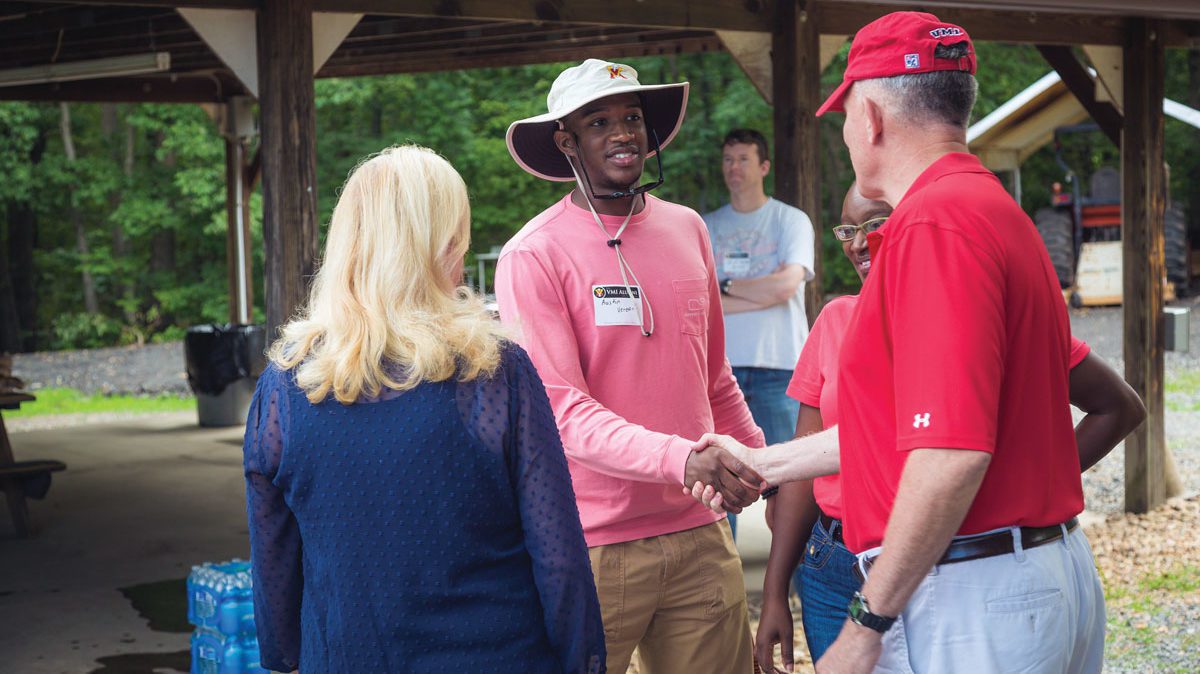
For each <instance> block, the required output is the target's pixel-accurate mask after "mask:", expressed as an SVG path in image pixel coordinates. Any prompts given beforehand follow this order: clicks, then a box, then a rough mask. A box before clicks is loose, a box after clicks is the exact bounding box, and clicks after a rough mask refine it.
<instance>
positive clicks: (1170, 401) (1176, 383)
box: [1163, 370, 1200, 412]
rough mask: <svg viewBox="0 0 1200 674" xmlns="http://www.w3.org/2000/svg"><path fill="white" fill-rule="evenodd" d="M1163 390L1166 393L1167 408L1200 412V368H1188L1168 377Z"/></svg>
mask: <svg viewBox="0 0 1200 674" xmlns="http://www.w3.org/2000/svg"><path fill="white" fill-rule="evenodd" d="M1163 391H1164V392H1165V393H1166V399H1167V401H1166V402H1167V409H1170V410H1174V411H1176V412H1200V399H1197V397H1196V394H1197V392H1200V370H1186V371H1184V372H1182V373H1180V374H1176V375H1174V376H1171V377H1168V378H1167V381H1166V383H1165V384H1164V386H1163ZM1172 394H1176V395H1177V396H1178V397H1176V396H1173V395H1172Z"/></svg>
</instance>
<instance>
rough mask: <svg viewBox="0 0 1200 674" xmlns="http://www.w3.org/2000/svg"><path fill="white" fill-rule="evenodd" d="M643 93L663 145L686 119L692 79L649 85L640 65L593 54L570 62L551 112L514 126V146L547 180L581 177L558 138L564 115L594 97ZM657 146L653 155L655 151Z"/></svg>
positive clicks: (649, 123)
mask: <svg viewBox="0 0 1200 674" xmlns="http://www.w3.org/2000/svg"><path fill="white" fill-rule="evenodd" d="M625 93H636V94H640V95H641V97H642V100H643V101H644V102H645V110H644V111H643V114H644V115H645V118H646V130H647V131H651V130H653V131H654V132H655V133H656V134H657V135H658V147H659V149H662V148H664V147H666V146H667V144H668V143H670V142H671V139H673V138H674V137H675V134H676V133H678V132H679V126H680V125H681V124H683V115H684V111H685V110H686V108H687V98H688V83H687V82H681V83H679V84H657V85H644V84H639V83H638V75H637V71H636V70H634V69H633V68H631V67H630V66H627V65H625V64H622V63H612V62H610V61H600V60H598V59H588V60H586V61H584V62H583V63H581V64H579V65H577V66H572V67H570V68H567V69H566V70H564V71H562V74H560V75H559V76H558V78H557V79H555V80H554V84H552V85H551V86H550V94H549V95H548V96H546V107H547V108H549V112H547V113H545V114H543V115H538V116H536V117H530V118H528V119H521V120H518V121H515V122H513V123H512V124H511V125H510V126H509V127H508V134H507V138H506V139H507V141H508V151H509V153H510V154H512V157H513V159H514V160H516V162H517V164H518V165H520V167H521V168H523V169H525V170H526V171H528V172H530V173H532V174H533V175H535V176H537V177H539V178H544V179H546V180H555V181H559V182H567V181H571V180H575V174H574V173H572V171H571V164H570V163H569V162H568V161H567V158H566V155H564V154H563V153H562V151H561V150H559V149H558V146H556V145H555V144H554V131H555V130H556V129H558V128H559V125H558V120H560V119H562V118H563V117H566V116H567V115H569V114H571V113H572V112H575V111H576V110H578V109H579V108H581V107H583V106H584V105H586V104H588V103H591V102H592V101H595V100H598V99H601V98H605V97H607V96H614V95H616V94H625ZM653 154H654V151H653V148H651V150H650V153H649V154H648V155H647V156H653Z"/></svg>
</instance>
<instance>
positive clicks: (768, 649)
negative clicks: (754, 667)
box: [754, 595, 795, 672]
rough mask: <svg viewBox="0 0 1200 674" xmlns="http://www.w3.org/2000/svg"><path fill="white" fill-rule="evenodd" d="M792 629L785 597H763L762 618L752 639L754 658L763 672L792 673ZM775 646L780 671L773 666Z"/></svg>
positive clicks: (790, 610)
mask: <svg viewBox="0 0 1200 674" xmlns="http://www.w3.org/2000/svg"><path fill="white" fill-rule="evenodd" d="M793 629H794V628H793V626H792V609H791V607H789V606H788V600H787V596H786V595H784V596H782V597H780V596H772V597H768V596H766V595H763V607H762V618H761V619H760V620H759V623H758V634H757V635H755V637H754V657H755V659H756V660H757V661H758V666H759V667H762V670H763V671H764V672H792V671H794V669H793V668H794V667H795V657H794V656H793V654H792V638H793V633H792V630H793ZM775 644H779V656H780V660H782V661H783V668H782V669H781V668H779V667H776V666H775Z"/></svg>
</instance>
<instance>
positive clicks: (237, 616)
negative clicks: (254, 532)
mask: <svg viewBox="0 0 1200 674" xmlns="http://www.w3.org/2000/svg"><path fill="white" fill-rule="evenodd" d="M187 593H188V622H190V623H191V624H192V625H195V627H196V630H195V632H193V633H192V672H191V674H267V671H266V670H264V669H262V668H261V667H260V666H259V653H258V639H257V638H256V636H255V629H254V587H253V585H252V581H251V579H250V563H249V562H245V561H242V560H240V559H234V560H232V561H229V562H224V563H221V564H213V563H208V564H201V565H199V566H193V567H192V572H191V574H189V575H188V579H187Z"/></svg>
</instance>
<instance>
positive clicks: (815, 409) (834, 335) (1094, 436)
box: [693, 185, 1145, 671]
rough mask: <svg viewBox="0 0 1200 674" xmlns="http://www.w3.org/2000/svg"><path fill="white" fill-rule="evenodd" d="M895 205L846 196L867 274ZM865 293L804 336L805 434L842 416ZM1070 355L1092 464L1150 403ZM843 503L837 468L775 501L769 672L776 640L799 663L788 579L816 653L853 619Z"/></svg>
mask: <svg viewBox="0 0 1200 674" xmlns="http://www.w3.org/2000/svg"><path fill="white" fill-rule="evenodd" d="M891 211H892V209H891V207H890V206H888V205H887V204H886V203H883V202H880V201H871V200H868V199H865V198H863V197H862V196H861V195H860V194H859V193H858V191H857V190H856V189H855V187H854V186H853V185H852V186H851V187H850V190H849V192H847V194H846V198H845V200H844V202H843V204H842V217H841V224H839V225H838V226H836V227H834V228H833V234H834V236H835V237H836V238H837V239H838V241H840V242H841V243H842V252H843V253H845V255H846V258H847V259H848V260H849V261H850V263H851V264H852V265H853V266H854V270H855V271H856V272H857V273H858V276H859V278H860V279H862V280H864V281H865V280H866V277H867V274H868V273H869V272H870V269H871V254H870V250H869V249H868V245H867V234H870V233H872V232H875V231H877V230H879V232H880V234H879V235H881V236H886V235H887V234H886V232H887V230H886V228H884V223H885V222H886V221H887V217H888V215H890V214H891ZM857 301H858V296H856V295H847V296H843V297H839V298H837V299H835V300H833V301H831V302H829V303H828V304H826V305H825V308H824V309H823V310H822V311H821V314H820V315H819V316H818V317H817V320H816V323H815V324H814V325H813V328H812V332H811V333H810V334H809V337H808V341H806V342H805V344H804V350H803V351H802V353H801V355H800V361H799V363H797V365H796V371H795V373H794V374H793V377H792V382H791V384H790V385H789V387H788V395H790V396H792V397H793V398H795V399H797V400H798V401H800V414H799V416H798V418H797V421H796V437H799V436H803V435H808V434H810V433H815V432H817V431H820V430H823V429H825V428H829V427H831V426H834V425H836V424H837V423H838V415H837V368H838V354H839V351H840V349H841V344H842V341H843V338H844V337H845V335H846V331H847V329H848V327H849V325H850V319H851V317H852V315H853V312H854V308H855V305H856V303H857ZM1069 363H1070V366H1071V368H1072V369H1071V374H1070V395H1071V403H1072V404H1073V405H1075V406H1076V407H1079V408H1080V409H1081V410H1083V411H1084V412H1085V413H1086V414H1087V416H1086V417H1085V418H1084V419H1083V420H1082V421H1081V422H1080V423H1079V425H1078V426H1076V429H1075V436H1076V441H1077V443H1078V445H1079V458H1080V464H1081V467H1082V469H1084V470H1086V469H1087V468H1089V467H1091V466H1092V465H1094V464H1095V463H1096V462H1097V461H1099V460H1100V459H1101V458H1103V457H1104V456H1105V455H1106V454H1107V453H1108V452H1109V451H1110V450H1111V449H1112V448H1113V447H1115V446H1116V445H1117V443H1118V442H1120V441H1121V439H1122V438H1124V437H1125V436H1126V435H1127V434H1128V433H1129V432H1130V431H1132V430H1133V429H1134V428H1135V427H1136V426H1137V425H1138V424H1139V423H1141V421H1142V419H1143V418H1144V417H1145V408H1144V407H1143V406H1142V403H1141V401H1140V400H1139V399H1138V397H1137V394H1135V393H1134V392H1133V390H1132V389H1131V388H1130V387H1129V386H1128V384H1126V383H1125V381H1124V380H1123V379H1122V378H1121V377H1120V375H1118V374H1117V373H1116V372H1114V371H1113V370H1112V368H1110V367H1108V365H1106V364H1105V363H1104V361H1103V360H1101V359H1100V358H1099V357H1098V356H1096V355H1095V354H1092V353H1090V350H1089V348H1088V346H1087V344H1085V343H1084V342H1082V341H1080V340H1077V339H1075V338H1072V340H1071V356H1070V361H1069ZM693 495H696V496H698V497H699V498H701V500H703V501H705V502H706V503H708V504H709V505H710V507H711V506H713V505H716V507H717V508H719V507H720V498H719V497H714V495H713V493H712V492H710V491H705V492H704V493H698V492H697V490H696V489H693ZM841 511H842V494H841V487H840V484H839V481H838V476H837V475H832V476H828V477H821V478H817V479H816V480H808V481H800V482H791V483H787V484H784V485H782V486H780V487H779V491H778V494H777V495H775V496H774V497H773V498H771V499H770V500H769V501H768V502H767V523H768V525H769V526H771V528H772V541H771V554H770V558H769V561H768V562H767V572H766V577H765V580H764V583H763V608H762V618H761V621H760V623H759V628H758V634H757V635H756V638H755V651H756V657H757V659H758V662H759V663H760V664H762V665H763V666H764V668H765V669H766V670H768V671H769V670H770V669H771V663H772V662H773V655H774V648H775V644H776V643H778V644H780V648H781V651H782V653H781V655H782V660H783V663H784V665H785V666H787V667H788V668H789V670H790V667H791V664H792V662H793V654H792V630H793V626H792V615H791V610H790V607H789V605H788V586H789V581H794V584H795V587H796V590H797V591H798V593H799V595H800V601H801V608H802V620H803V623H804V634H805V639H806V641H807V643H808V649H809V653H810V655H811V656H812V660H813V662H816V661H817V660H818V659H819V658H820V657H821V655H822V654H824V653H825V651H826V650H827V649H828V648H829V646H830V645H831V644H832V643H833V641H834V640H835V639H836V638H837V635H838V633H839V632H840V631H841V629H842V626H843V625H844V624H845V622H846V618H847V607H848V606H849V604H850V601H851V599H852V598H853V596H854V593H855V592H856V591H858V590H859V589H860V587H861V582H860V581H859V580H858V578H857V577H856V576H855V574H854V572H853V570H852V569H853V566H854V563H855V560H856V558H855V555H854V553H852V552H850V550H849V549H847V548H846V546H845V544H844V543H843V542H842V523H841ZM801 561H802V562H803V564H801ZM797 566H799V568H798V569H797ZM793 573H794V574H795V575H794V578H793Z"/></svg>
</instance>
